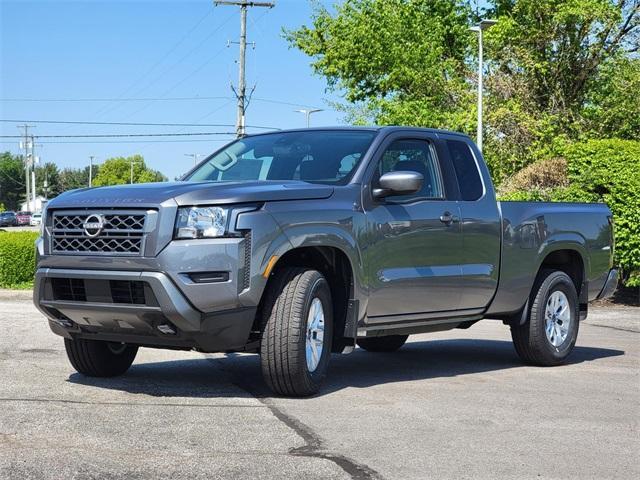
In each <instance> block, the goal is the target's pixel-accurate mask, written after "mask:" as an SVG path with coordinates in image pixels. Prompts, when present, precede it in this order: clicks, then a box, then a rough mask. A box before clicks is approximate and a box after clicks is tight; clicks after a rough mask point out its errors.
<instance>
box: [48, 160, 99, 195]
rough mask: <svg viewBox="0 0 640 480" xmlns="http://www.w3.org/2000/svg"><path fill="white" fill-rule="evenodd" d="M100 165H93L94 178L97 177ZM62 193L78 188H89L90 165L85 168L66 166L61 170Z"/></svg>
mask: <svg viewBox="0 0 640 480" xmlns="http://www.w3.org/2000/svg"><path fill="white" fill-rule="evenodd" d="M98 168H99V167H98V166H97V165H94V166H93V178H95V176H96V173H97V170H98ZM58 182H59V184H60V193H62V192H66V191H67V190H75V189H76V188H87V187H88V186H89V167H84V168H64V169H62V170H61V171H60V175H59V180H58Z"/></svg>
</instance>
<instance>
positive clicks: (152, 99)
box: [0, 96, 234, 102]
mask: <svg viewBox="0 0 640 480" xmlns="http://www.w3.org/2000/svg"><path fill="white" fill-rule="evenodd" d="M230 98H234V97H200V96H195V97H140V98H133V97H126V98H0V102H157V101H174V100H175V101H177V100H227V99H230Z"/></svg>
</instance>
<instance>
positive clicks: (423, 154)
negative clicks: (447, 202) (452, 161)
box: [377, 140, 444, 202]
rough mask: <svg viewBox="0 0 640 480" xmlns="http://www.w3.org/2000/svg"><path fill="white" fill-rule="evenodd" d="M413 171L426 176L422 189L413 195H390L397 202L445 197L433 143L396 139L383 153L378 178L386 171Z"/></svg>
mask: <svg viewBox="0 0 640 480" xmlns="http://www.w3.org/2000/svg"><path fill="white" fill-rule="evenodd" d="M399 171H413V172H418V173H421V174H422V176H423V177H424V183H423V184H422V189H421V190H420V191H419V192H416V193H414V194H412V195H395V196H393V197H388V198H389V199H391V200H393V201H395V202H399V201H400V202H406V201H408V200H415V199H420V198H424V199H429V198H443V197H444V192H443V188H442V181H441V177H440V170H439V169H438V163H437V160H436V158H435V154H434V150H433V148H432V147H431V144H430V143H429V142H427V141H426V140H396V141H395V142H393V143H392V144H391V145H389V147H388V148H387V150H386V151H385V152H384V154H383V155H382V159H381V160H380V163H379V165H378V172H377V178H380V177H381V176H382V175H384V174H385V173H389V172H399Z"/></svg>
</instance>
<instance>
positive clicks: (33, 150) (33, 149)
mask: <svg viewBox="0 0 640 480" xmlns="http://www.w3.org/2000/svg"><path fill="white" fill-rule="evenodd" d="M41 146H42V145H36V139H35V137H34V136H33V135H31V197H32V199H33V210H34V211H35V210H36V163H39V162H40V158H39V157H37V156H36V147H41ZM27 211H29V212H30V211H31V210H30V209H27Z"/></svg>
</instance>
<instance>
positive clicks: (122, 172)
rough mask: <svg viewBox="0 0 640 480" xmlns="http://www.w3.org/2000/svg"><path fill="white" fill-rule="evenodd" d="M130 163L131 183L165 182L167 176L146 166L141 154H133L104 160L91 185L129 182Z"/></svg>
mask: <svg viewBox="0 0 640 480" xmlns="http://www.w3.org/2000/svg"><path fill="white" fill-rule="evenodd" d="M132 165H133V183H148V182H165V181H166V180H167V177H165V176H164V175H163V174H162V173H160V172H158V171H156V170H152V169H149V168H147V166H146V164H145V162H144V158H142V156H141V155H133V156H131V157H126V158H125V157H115V158H110V159H108V160H105V161H104V162H103V163H102V164H101V165H100V171H99V172H98V174H97V175H96V176H95V177H94V179H93V185H94V186H96V187H100V186H106V185H124V184H127V183H130V182H131V167H132Z"/></svg>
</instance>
